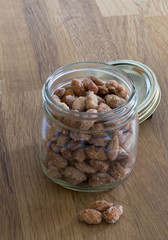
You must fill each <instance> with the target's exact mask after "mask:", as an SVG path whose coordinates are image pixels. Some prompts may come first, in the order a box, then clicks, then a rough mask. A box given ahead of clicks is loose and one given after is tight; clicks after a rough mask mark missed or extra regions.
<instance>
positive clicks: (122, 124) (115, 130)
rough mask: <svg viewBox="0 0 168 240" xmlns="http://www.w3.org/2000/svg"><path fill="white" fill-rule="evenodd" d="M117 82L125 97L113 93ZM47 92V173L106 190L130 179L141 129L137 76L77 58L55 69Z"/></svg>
mask: <svg viewBox="0 0 168 240" xmlns="http://www.w3.org/2000/svg"><path fill="white" fill-rule="evenodd" d="M111 80H114V81H111ZM112 82H113V84H114V83H115V84H117V86H123V87H124V89H126V92H127V96H125V97H124V99H121V98H120V95H119V94H118V95H117V93H116V92H115V91H114V92H110V93H109V91H111V89H112V91H113V90H115V87H114V86H112V85H111V83H112ZM75 84H76V85H75ZM115 84H114V85H115ZM113 87H114V89H113ZM86 89H87V90H86ZM67 93H68V94H67ZM111 93H112V94H111ZM118 93H121V91H120V92H118ZM42 94H43V108H44V115H43V120H42V129H41V136H42V137H41V144H40V151H41V164H42V169H43V171H44V173H45V174H46V176H47V177H49V178H50V179H51V180H52V181H53V182H55V183H57V184H59V185H61V186H63V187H65V188H68V189H71V190H75V191H81V192H97V191H105V190H108V189H111V188H114V187H117V186H118V185H119V184H120V183H122V182H123V181H125V180H126V179H127V178H128V177H129V175H130V174H131V171H132V169H133V167H134V163H135V160H136V152H137V141H138V129H139V122H138V115H137V111H136V109H137V92H136V88H135V84H134V82H133V80H132V79H131V78H130V77H129V76H128V75H127V74H126V73H124V72H122V71H121V70H118V69H117V68H115V67H112V66H109V65H108V64H104V63H96V62H83V63H73V64H70V65H66V66H64V67H62V68H59V69H58V70H56V71H55V72H54V73H52V74H51V75H50V76H49V78H48V79H47V81H46V83H45V84H44V86H43V91H42ZM115 94H116V95H115ZM67 96H70V97H67ZM113 98H114V100H113V101H112V99H113ZM67 99H68V100H67ZM118 99H119V102H120V104H118V105H115V104H116V101H118ZM79 102H80V104H78V103H79ZM114 105H115V106H114Z"/></svg>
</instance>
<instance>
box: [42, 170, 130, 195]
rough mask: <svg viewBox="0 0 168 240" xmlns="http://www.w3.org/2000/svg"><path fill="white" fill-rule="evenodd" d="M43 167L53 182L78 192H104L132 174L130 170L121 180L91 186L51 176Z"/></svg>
mask: <svg viewBox="0 0 168 240" xmlns="http://www.w3.org/2000/svg"><path fill="white" fill-rule="evenodd" d="M42 169H43V172H44V173H45V175H46V176H47V177H48V178H49V179H50V180H51V181H52V182H54V183H56V184H58V185H60V186H62V187H64V188H66V189H69V190H73V191H76V192H87V193H89V192H104V191H108V190H111V189H113V188H116V187H117V186H118V185H120V184H121V183H123V182H124V181H125V180H127V178H128V177H129V176H130V175H131V172H130V173H129V174H128V175H127V176H126V177H125V178H123V179H122V180H120V181H115V182H112V183H109V184H105V185H101V186H99V187H92V186H89V185H87V184H85V183H82V184H79V185H72V184H70V183H68V182H67V181H64V180H61V179H56V178H54V177H51V176H49V175H48V174H47V172H46V170H45V168H44V167H42Z"/></svg>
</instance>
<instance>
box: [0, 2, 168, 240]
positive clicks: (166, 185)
mask: <svg viewBox="0 0 168 240" xmlns="http://www.w3.org/2000/svg"><path fill="white" fill-rule="evenodd" d="M0 9H1V11H0V12H1V13H0V116H1V117H0V123H1V124H0V239H1V240H13V239H14V240H20V239H23V240H29V239H31V240H34V239H35V240H37V239H38V240H39V239H40V240H45V239H46V240H49V239H51V240H52V239H57V240H65V239H68V240H71V239H72V240H84V239H87V240H99V239H101V240H102V239H103V240H106V239H113V240H117V239H118V240H122V239H123V240H127V239H128V240H132V239H133V240H134V239H135V240H136V239H137V240H139V239H143V240H147V239H149V240H151V239H152V240H154V239H157V240H166V239H168V174H167V173H168V157H167V156H168V148H167V145H168V144H167V137H168V94H167V87H168V67H167V66H168V27H167V26H168V1H166V0H159V1H158V0H127V1H126V0H118V1H115V0H90V1H89V0H86V1H85V0H80V1H77V0H76V1H75V0H45V1H41V0H35V1H33V0H15V1H13V0H8V1H6V0H1V1H0ZM117 59H133V60H137V61H140V62H143V63H144V64H146V65H148V66H149V67H150V68H152V70H153V71H154V72H155V74H156V76H157V79H158V83H159V85H160V87H161V91H162V100H161V103H160V105H159V107H158V108H157V110H156V111H155V113H154V114H153V117H152V118H151V119H148V120H147V121H145V122H144V123H142V124H141V125H140V135H139V145H138V155H137V161H136V164H135V168H134V170H133V173H132V175H131V176H130V178H129V179H128V180H127V181H126V182H125V183H123V184H122V185H120V186H119V187H118V188H116V189H114V190H110V191H107V192H103V193H94V194H93V193H92V194H91V193H78V192H72V191H70V190H66V189H64V188H62V187H60V186H57V185H56V184H54V183H52V182H51V181H50V180H48V179H47V178H46V177H45V176H44V174H43V172H42V170H41V166H40V156H39V149H38V142H39V133H38V131H39V122H40V119H41V116H42V112H43V109H42V96H41V89H42V86H43V84H44V82H45V81H46V78H47V77H48V75H49V74H50V73H51V72H52V71H54V70H55V69H57V68H58V67H60V66H62V65H65V64H68V63H72V62H78V61H89V60H90V61H99V62H107V61H112V60H117ZM97 199H106V200H111V201H114V202H116V203H119V204H122V205H123V206H124V214H123V216H122V217H121V219H120V221H119V222H118V223H116V224H114V225H110V224H109V225H108V224H105V223H102V224H101V225H98V226H88V225H85V224H82V223H79V222H78V221H77V213H78V212H79V211H80V210H81V209H83V208H85V207H87V206H88V205H89V204H90V203H91V202H92V201H94V200H97Z"/></svg>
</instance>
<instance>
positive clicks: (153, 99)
mask: <svg viewBox="0 0 168 240" xmlns="http://www.w3.org/2000/svg"><path fill="white" fill-rule="evenodd" d="M107 64H109V65H112V66H115V67H117V68H118V69H120V70H122V71H124V72H126V73H127V74H128V75H129V76H130V77H131V78H132V79H133V80H134V82H135V85H136V88H137V93H138V106H137V111H138V116H139V122H140V123H141V122H143V121H145V120H146V119H147V118H149V117H150V116H152V114H153V112H154V111H155V110H156V108H157V106H158V105H159V102H160V99H161V90H160V87H159V84H158V82H157V78H156V75H155V74H154V72H153V71H152V70H151V69H150V68H149V67H147V66H146V65H145V64H143V63H140V62H137V61H133V60H117V61H112V62H107Z"/></svg>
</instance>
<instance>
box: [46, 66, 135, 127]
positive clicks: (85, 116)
mask: <svg viewBox="0 0 168 240" xmlns="http://www.w3.org/2000/svg"><path fill="white" fill-rule="evenodd" d="M86 69H87V70H88V69H89V70H88V71H90V72H91V70H92V71H93V70H94V71H101V72H102V71H103V73H106V74H109V75H111V78H112V77H114V76H115V77H116V76H117V78H119V79H120V81H123V82H124V83H125V84H126V85H127V89H128V95H129V97H128V100H127V101H126V102H125V103H124V104H123V105H121V106H119V107H117V108H114V109H111V110H110V111H106V112H98V113H86V112H76V111H73V110H69V109H65V108H63V107H62V106H61V105H60V104H59V103H57V102H55V100H54V99H53V98H52V95H53V93H54V91H55V89H56V88H58V87H62V86H65V85H66V81H68V80H69V79H68V76H73V73H79V72H80V71H85V70H86ZM69 74H70V75H69ZM69 78H70V77H69ZM112 79H113V78H112ZM42 94H43V103H44V110H45V113H46V114H47V116H48V117H49V118H51V119H52V121H54V122H56V123H57V124H61V125H62V126H63V127H65V128H68V129H69V128H70V127H69V126H66V125H65V124H63V123H62V122H61V120H58V119H56V118H54V117H53V116H54V115H55V113H56V114H57V115H59V116H60V118H59V119H61V117H64V118H67V119H71V120H75V121H76V120H79V121H81V120H87V121H93V120H94V121H96V122H106V121H108V122H110V123H111V125H112V126H111V127H110V129H113V128H117V127H119V125H123V124H125V123H127V122H128V121H129V120H130V119H131V118H132V117H133V116H134V114H135V112H136V107H137V92H136V88H135V84H134V82H133V81H132V79H131V78H130V77H129V76H128V75H127V74H126V73H124V72H121V71H119V70H117V69H115V67H111V66H109V65H108V64H103V63H92V62H88V63H75V64H70V65H67V66H65V67H62V68H60V69H58V70H56V71H55V72H54V73H52V74H51V75H50V76H49V78H48V79H47V81H46V83H45V84H44V86H43V91H42ZM113 125H114V126H113ZM107 130H108V129H107Z"/></svg>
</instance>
